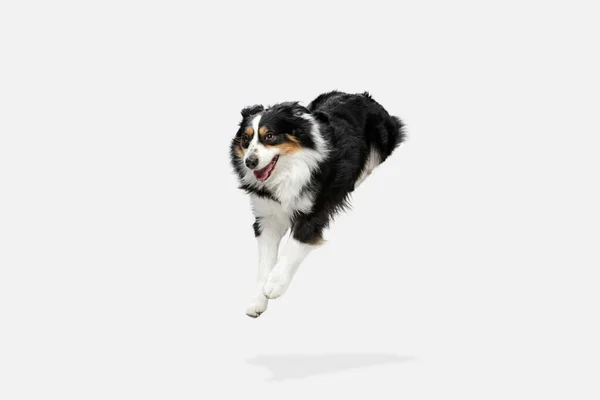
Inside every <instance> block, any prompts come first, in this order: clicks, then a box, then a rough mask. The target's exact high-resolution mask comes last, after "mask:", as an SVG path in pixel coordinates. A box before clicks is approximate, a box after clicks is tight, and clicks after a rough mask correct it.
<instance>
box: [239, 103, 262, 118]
mask: <svg viewBox="0 0 600 400" xmlns="http://www.w3.org/2000/svg"><path fill="white" fill-rule="evenodd" d="M264 109H265V108H264V107H263V105H262V104H255V105H253V106H248V107H244V108H243V109H242V112H241V114H242V118H247V117H249V116H251V115H254V114H257V113H259V112H261V111H264Z"/></svg>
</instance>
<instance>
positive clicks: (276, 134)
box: [232, 103, 314, 182]
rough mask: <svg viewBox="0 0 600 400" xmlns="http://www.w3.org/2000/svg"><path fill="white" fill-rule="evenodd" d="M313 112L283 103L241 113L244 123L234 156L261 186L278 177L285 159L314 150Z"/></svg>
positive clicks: (234, 143) (237, 135)
mask: <svg viewBox="0 0 600 400" xmlns="http://www.w3.org/2000/svg"><path fill="white" fill-rule="evenodd" d="M309 115H310V112H309V111H308V110H307V109H306V108H305V107H302V106H300V105H298V104H297V103H282V104H278V105H275V106H273V107H270V108H268V109H266V110H265V109H264V107H263V106H260V105H257V106H253V107H247V108H244V109H243V110H242V121H241V123H240V128H239V130H238V132H237V134H236V137H235V139H234V141H233V143H232V147H233V150H234V151H233V152H232V156H234V157H237V158H238V161H239V162H238V164H241V165H242V168H245V169H247V170H248V171H251V172H252V174H253V175H254V177H255V179H256V180H257V181H258V182H264V181H266V180H267V179H269V177H270V176H271V175H272V174H275V173H277V166H278V162H279V161H280V159H283V157H293V156H294V155H295V154H296V153H298V152H300V151H302V150H303V149H305V148H311V147H313V146H314V143H313V142H312V139H311V134H310V131H311V129H312V124H313V122H312V120H311V118H310V117H308V116H309Z"/></svg>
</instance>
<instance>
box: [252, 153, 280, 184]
mask: <svg viewBox="0 0 600 400" xmlns="http://www.w3.org/2000/svg"><path fill="white" fill-rule="evenodd" d="M278 159H279V156H275V157H273V159H272V160H271V162H270V163H268V164H267V166H266V167H264V168H262V169H257V170H256V171H254V176H255V177H256V179H258V180H259V181H266V180H267V178H269V176H271V172H273V169H274V168H275V164H277V160H278Z"/></svg>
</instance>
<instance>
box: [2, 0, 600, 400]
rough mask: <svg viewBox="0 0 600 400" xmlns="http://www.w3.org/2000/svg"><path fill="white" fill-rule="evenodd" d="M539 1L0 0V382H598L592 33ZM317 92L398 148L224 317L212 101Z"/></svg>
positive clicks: (230, 302) (135, 388) (225, 139)
mask: <svg viewBox="0 0 600 400" xmlns="http://www.w3.org/2000/svg"><path fill="white" fill-rule="evenodd" d="M551 3H552V4H549V3H548V2H541V1H540V2H534V1H518V2H517V1H504V2H501V3H498V4H497V5H493V6H492V5H489V4H487V3H482V2H475V1H472V2H467V1H459V2H456V1H455V2H429V1H424V2H423V1H422V2H413V3H411V4H408V5H407V4H401V5H395V6H394V7H392V6H389V5H384V4H386V3H384V2H376V1H370V2H368V3H365V4H361V5H355V4H352V3H351V2H345V3H340V4H330V3H328V2H318V3H311V2H301V3H297V4H296V5H291V4H289V3H286V2H277V3H275V2H261V1H252V2H244V3H242V4H236V3H227V2H219V3H218V4H217V3H214V4H211V5H210V6H208V5H206V6H204V5H201V4H200V2H178V1H176V2H162V3H160V2H141V1H139V2H134V1H105V2H96V3H95V4H93V3H90V2H64V1H58V2H29V1H19V2H16V1H14V2H11V1H7V2H2V5H0V57H1V62H0V71H1V73H0V192H1V195H0V398H2V399H7V400H12V399H50V398H52V399H54V398H56V399H61V400H62V399H78V400H80V399H111V400H112V399H138V398H139V399H225V398H251V399H254V398H257V399H271V398H286V399H287V398H289V399H305V398H308V397H311V398H312V397H314V398H324V397H332V396H333V397H336V398H337V397H339V398H347V397H352V398H377V399H388V398H389V399H399V398H402V399H446V398H461V399H507V398H511V399H535V398H540V399H541V398H544V399H548V398H557V399H558V398H560V399H578V400H582V399H597V398H598V397H599V396H600V387H599V385H598V376H599V373H600V368H599V366H598V365H599V364H598V359H599V357H600V345H599V341H598V337H600V328H599V326H598V325H599V324H598V315H599V304H600V294H599V292H598V285H599V273H598V267H599V266H600V256H599V254H598V242H599V239H600V237H599V236H600V232H599V226H600V214H599V211H598V204H599V203H600V195H599V194H598V171H599V170H600V163H599V162H598V156H597V154H598V145H599V144H600V143H599V140H598V137H599V134H600V129H599V124H598V121H597V116H598V110H599V109H600V107H599V106H600V98H599V95H598V93H599V90H600V80H599V78H598V76H599V74H598V71H599V70H600V62H599V61H598V50H597V47H598V43H597V38H598V37H599V35H600V29H598V24H597V19H598V18H597V12H596V11H595V10H594V8H593V6H592V4H593V2H587V3H586V2H577V1H571V2H566V1H565V2H551ZM561 3H562V4H561ZM331 89H339V90H343V91H348V92H362V91H365V90H368V91H370V92H371V94H372V95H373V96H374V98H375V99H376V100H378V101H379V102H381V103H382V104H383V105H384V106H385V107H386V108H387V109H388V110H389V111H390V112H391V113H393V114H396V115H398V116H400V117H401V118H402V119H403V120H404V122H405V123H406V126H407V134H408V141H407V143H406V144H404V145H402V146H401V147H400V148H399V149H398V151H397V152H396V153H395V154H394V156H393V157H392V158H390V159H389V160H388V161H387V162H386V163H385V164H383V165H382V166H381V167H380V168H378V169H377V170H376V171H375V173H374V174H373V175H372V176H371V177H370V178H369V179H368V180H367V181H366V182H365V183H364V184H363V185H362V186H361V187H360V188H359V190H358V191H357V192H356V194H355V196H354V201H353V205H354V207H353V210H352V211H351V212H350V213H348V214H345V215H343V216H341V217H340V218H338V220H337V221H336V223H335V224H334V225H333V226H332V228H331V230H330V231H329V232H327V234H326V238H327V239H328V244H327V245H326V246H324V247H322V248H321V249H319V250H318V251H316V252H314V253H312V254H311V255H310V256H309V257H308V259H307V260H306V262H305V263H304V265H303V266H302V267H301V269H300V271H299V273H298V274H297V276H296V279H295V280H294V282H293V283H292V285H291V287H290V290H289V291H288V293H287V294H285V295H284V297H282V298H281V299H277V300H275V301H272V302H271V303H270V305H269V309H268V310H267V312H266V313H265V314H264V315H262V316H261V317H260V318H258V319H256V320H253V319H250V318H248V317H247V316H245V314H244V310H245V307H246V305H247V302H248V300H249V299H250V295H251V294H252V292H253V283H254V277H255V273H256V246H255V243H254V238H253V234H252V228H251V224H252V222H253V218H252V216H251V213H250V208H249V204H248V200H247V198H246V197H245V196H244V195H243V194H242V192H240V191H238V190H237V189H236V180H235V177H234V175H233V173H232V172H231V168H230V166H229V160H228V158H227V157H228V145H229V141H230V139H231V137H232V135H233V134H234V133H235V130H236V127H237V123H238V121H239V118H240V115H239V111H240V109H241V108H242V107H243V106H245V105H248V104H254V103H263V104H265V105H267V104H271V103H274V102H278V101H284V100H301V101H303V102H305V103H308V102H309V101H310V100H311V99H312V98H314V97H315V96H317V95H318V94H319V93H321V92H324V91H328V90H331Z"/></svg>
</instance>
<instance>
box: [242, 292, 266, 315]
mask: <svg viewBox="0 0 600 400" xmlns="http://www.w3.org/2000/svg"><path fill="white" fill-rule="evenodd" d="M268 305H269V300H267V298H266V297H265V296H263V295H262V294H259V295H257V296H255V297H254V298H253V299H252V301H251V302H250V305H249V306H248V307H247V308H246V315H247V316H249V317H252V318H257V317H258V316H260V314H262V313H264V312H265V310H266V309H267V306H268Z"/></svg>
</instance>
